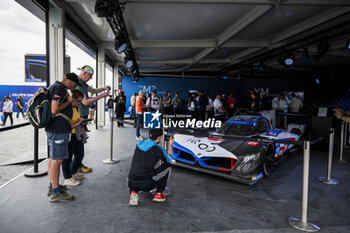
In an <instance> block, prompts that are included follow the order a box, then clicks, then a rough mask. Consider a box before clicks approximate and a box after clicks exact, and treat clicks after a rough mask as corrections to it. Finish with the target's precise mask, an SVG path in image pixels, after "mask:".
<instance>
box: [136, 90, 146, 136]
mask: <svg viewBox="0 0 350 233" xmlns="http://www.w3.org/2000/svg"><path fill="white" fill-rule="evenodd" d="M144 95H145V93H144V92H143V91H139V96H138V97H137V99H136V108H135V109H136V110H135V111H136V119H137V120H136V140H139V141H140V140H143V138H142V136H141V135H140V128H142V122H143V119H142V117H143V115H142V113H143V111H144V110H145V109H146V107H145V106H144V105H143V101H142V98H143V96H144Z"/></svg>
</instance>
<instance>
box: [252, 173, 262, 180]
mask: <svg viewBox="0 0 350 233" xmlns="http://www.w3.org/2000/svg"><path fill="white" fill-rule="evenodd" d="M262 177H263V173H262V172H261V173H259V174H258V175H256V176H253V177H252V180H260V179H261V178H262Z"/></svg>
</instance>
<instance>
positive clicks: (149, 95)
mask: <svg viewBox="0 0 350 233" xmlns="http://www.w3.org/2000/svg"><path fill="white" fill-rule="evenodd" d="M148 98H151V94H150V93H147V94H146V95H144V96H143V97H142V102H143V104H144V105H146V102H147V100H148Z"/></svg>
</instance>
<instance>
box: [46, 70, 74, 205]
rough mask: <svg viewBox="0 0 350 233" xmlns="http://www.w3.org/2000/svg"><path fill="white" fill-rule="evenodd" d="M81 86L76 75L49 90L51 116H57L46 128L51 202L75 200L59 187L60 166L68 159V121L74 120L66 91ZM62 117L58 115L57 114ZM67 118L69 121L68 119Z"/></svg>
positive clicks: (64, 187)
mask: <svg viewBox="0 0 350 233" xmlns="http://www.w3.org/2000/svg"><path fill="white" fill-rule="evenodd" d="M77 85H80V84H79V81H78V76H77V75H76V74H74V73H68V74H66V75H65V76H64V77H63V79H62V80H61V82H59V81H56V82H55V83H54V84H53V85H52V86H50V88H49V99H50V102H51V114H52V115H54V116H55V115H56V116H55V117H54V120H53V123H52V124H50V125H49V126H48V127H46V128H45V131H46V135H47V138H48V142H49V155H50V158H49V162H48V171H49V176H50V186H49V193H48V194H49V195H50V197H49V201H50V202H69V201H72V200H74V196H73V195H69V194H67V193H65V192H64V191H65V190H66V189H67V188H66V186H61V185H59V183H58V181H59V177H60V166H61V164H62V162H63V160H65V159H67V158H68V156H69V153H68V143H69V136H70V132H71V126H70V123H69V120H68V119H71V118H72V115H73V109H72V105H71V102H72V96H70V95H69V94H68V92H67V91H66V89H70V90H73V89H75V87H76V86H77ZM58 113H59V114H61V115H57V114H58ZM66 118H67V119H66Z"/></svg>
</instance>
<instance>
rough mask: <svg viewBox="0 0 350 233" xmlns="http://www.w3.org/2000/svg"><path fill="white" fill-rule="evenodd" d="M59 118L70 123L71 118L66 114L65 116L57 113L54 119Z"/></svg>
mask: <svg viewBox="0 0 350 233" xmlns="http://www.w3.org/2000/svg"><path fill="white" fill-rule="evenodd" d="M58 116H60V117H63V118H64V119H66V120H67V121H68V122H70V118H69V117H68V116H67V115H66V114H63V113H56V114H55V115H54V117H58Z"/></svg>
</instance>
